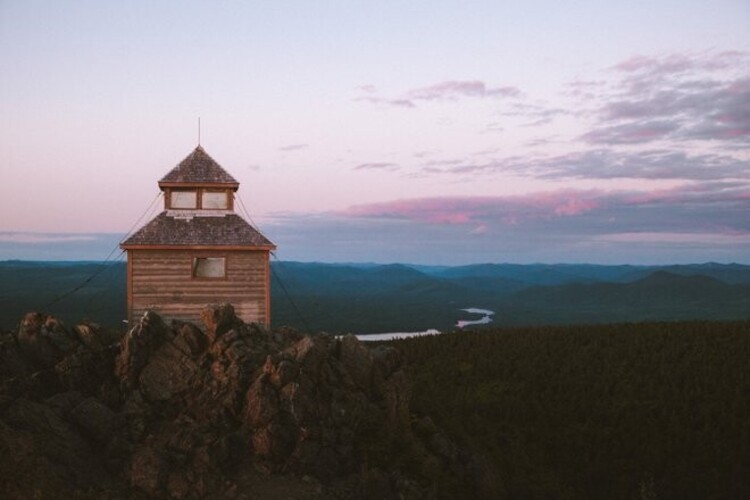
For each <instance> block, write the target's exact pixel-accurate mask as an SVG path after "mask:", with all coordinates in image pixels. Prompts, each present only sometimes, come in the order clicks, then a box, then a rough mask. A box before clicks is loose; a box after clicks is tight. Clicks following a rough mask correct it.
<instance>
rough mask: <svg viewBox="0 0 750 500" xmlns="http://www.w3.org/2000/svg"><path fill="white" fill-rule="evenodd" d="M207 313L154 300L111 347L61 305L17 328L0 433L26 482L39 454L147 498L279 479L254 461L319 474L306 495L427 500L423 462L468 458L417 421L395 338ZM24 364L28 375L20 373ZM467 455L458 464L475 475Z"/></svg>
mask: <svg viewBox="0 0 750 500" xmlns="http://www.w3.org/2000/svg"><path fill="white" fill-rule="evenodd" d="M202 318H203V320H204V322H205V324H206V333H205V334H204V333H203V331H201V330H200V329H199V328H198V327H197V326H195V325H193V324H190V323H184V322H178V321H173V322H172V323H171V324H170V325H169V326H168V325H167V324H166V323H165V322H164V321H163V320H162V319H161V318H160V317H159V316H158V315H157V314H155V313H153V312H148V313H146V314H145V315H144V316H143V317H142V318H141V320H140V321H139V322H138V324H136V325H135V326H134V327H133V328H132V329H131V330H130V331H128V332H127V333H126V334H125V336H124V337H123V339H122V341H121V343H120V346H119V354H117V353H116V349H117V346H116V345H115V347H114V348H112V347H108V346H109V345H110V342H107V341H105V339H104V337H103V335H102V334H101V332H100V331H99V330H98V329H97V327H96V325H95V324H93V323H83V324H80V325H77V326H76V327H75V328H74V329H73V332H74V334H70V333H68V332H67V331H66V330H65V329H64V328H63V327H62V325H61V324H60V323H59V322H57V321H56V320H54V318H49V317H47V316H44V315H39V314H30V315H27V317H26V318H25V322H23V323H22V325H21V328H20V329H19V332H18V335H17V337H18V338H19V344H21V342H20V338H23V339H24V340H23V344H22V345H23V349H21V348H20V347H15V345H16V344H15V343H14V342H12V340H13V339H10V340H7V339H6V340H4V341H2V342H0V360H8V363H7V366H4V365H0V377H1V378H2V380H0V382H2V384H3V385H2V386H1V387H2V388H3V391H2V393H0V398H2V397H5V398H6V401H5V402H4V403H2V400H0V403H2V404H0V445H3V446H16V447H18V446H20V447H22V449H21V451H20V452H19V453H17V454H16V456H17V457H19V458H18V460H21V461H24V460H25V461H26V462H23V463H24V464H26V465H23V467H25V468H23V470H24V471H31V472H28V475H27V477H28V478H32V479H29V480H28V481H26V482H23V481H22V482H21V483H19V484H23V485H26V486H23V487H22V488H21V489H20V490H18V491H22V492H26V493H29V492H32V491H33V489H30V488H33V486H31V485H33V484H34V481H35V480H37V479H38V478H39V477H40V472H39V471H38V470H36V469H35V468H34V467H36V465H34V464H36V463H37V462H36V460H37V458H35V457H37V455H39V456H43V457H44V459H43V461H42V462H40V463H43V464H44V467H45V468H48V469H49V470H50V471H51V472H50V475H51V478H52V479H50V480H49V481H47V482H46V483H45V484H53V483H54V484H64V481H63V480H61V478H66V477H71V478H72V479H71V481H70V482H69V483H70V485H72V486H70V487H68V489H70V488H73V491H79V492H80V491H84V490H85V489H86V488H89V487H93V488H94V489H95V490H96V488H99V487H100V485H101V484H104V485H107V487H112V488H114V490H117V488H118V487H123V485H122V483H120V482H118V481H120V480H124V481H125V482H126V483H127V487H132V488H135V489H136V490H137V491H139V492H140V493H139V495H146V497H148V498H166V497H170V498H202V497H204V496H206V495H209V494H213V495H214V497H215V498H219V497H222V498H223V497H231V496H236V497H238V498H239V497H241V496H242V495H243V491H247V492H251V493H249V494H251V496H252V495H253V494H254V493H252V492H253V491H276V492H280V491H282V490H284V489H283V488H277V487H276V486H274V487H273V488H270V489H269V490H265V489H263V488H260V489H258V490H253V488H247V489H243V488H240V487H239V486H238V485H240V484H242V485H245V482H244V481H245V479H244V478H247V477H254V478H256V480H257V471H258V470H263V471H266V472H265V474H277V473H286V474H290V473H291V474H296V475H297V476H298V477H299V476H305V475H306V476H307V477H310V478H315V479H312V481H314V482H318V483H316V484H318V486H317V487H316V488H318V489H315V488H313V489H311V488H301V489H300V488H297V487H295V488H296V489H295V488H292V490H290V491H303V490H304V491H305V492H306V493H305V495H307V493H309V494H310V495H311V496H309V498H318V497H319V498H341V499H350V498H351V499H354V498H388V499H390V498H393V499H395V498H423V497H429V495H426V493H425V492H426V491H428V490H427V489H424V488H422V487H421V486H420V483H419V481H417V480H416V479H415V476H414V474H416V475H417V477H421V478H430V477H433V476H434V475H435V470H438V469H440V468H441V467H443V468H447V469H450V468H451V467H453V466H455V462H456V461H460V460H464V459H466V460H467V461H468V462H467V463H473V462H472V461H471V460H470V459H471V457H468V458H467V455H462V454H461V453H460V450H459V449H458V448H457V447H456V445H455V444H454V443H452V442H451V441H450V440H449V439H447V438H445V437H444V436H443V435H442V434H441V433H440V432H439V430H430V432H421V433H419V436H415V435H414V434H413V432H412V430H411V422H410V417H411V415H410V412H409V399H410V390H411V389H410V384H409V380H408V377H407V375H406V372H405V363H404V360H403V357H402V356H401V355H400V353H399V352H398V351H397V350H395V349H393V348H389V347H377V348H375V349H370V348H368V347H367V346H366V345H364V344H363V343H361V342H360V341H358V340H357V339H356V337H354V336H347V337H344V338H342V339H337V338H334V337H332V336H330V335H327V334H317V335H301V334H299V333H297V332H295V331H293V330H288V329H286V330H281V331H275V332H270V331H268V330H267V329H266V328H265V327H263V326H261V325H255V324H250V325H247V324H244V323H243V322H242V321H241V320H240V319H238V318H237V317H236V315H235V313H234V309H233V308H232V306H231V305H228V304H223V305H219V306H210V307H208V308H207V309H206V310H205V311H204V312H203V314H202ZM0 340H2V339H0ZM66 342H67V343H66ZM42 366H43V367H45V369H43V370H39V369H38V368H39V367H42ZM33 370H36V371H33ZM32 373H33V374H32ZM19 378H20V379H23V380H25V379H27V378H28V379H29V380H30V381H29V382H23V384H19V383H16V382H12V381H13V380H18V379H19ZM14 384H15V385H14ZM14 387H15V389H14ZM42 387H43V388H45V390H46V391H47V392H44V391H40V390H39V388H42ZM10 389H13V390H10ZM24 391H25V392H24ZM50 391H51V392H52V393H54V392H57V394H51V393H50ZM19 394H26V395H28V396H29V397H39V396H44V397H45V399H44V402H34V401H28V400H26V399H17V398H18V395H19ZM49 396H52V397H49ZM433 426H434V425H433ZM423 427H425V426H423ZM427 427H429V426H427ZM14 433H21V434H19V436H21V437H16V436H15V435H14ZM55 435H56V436H55ZM420 439H421V440H422V441H420ZM420 443H423V444H420ZM401 449H404V450H410V451H409V453H410V455H409V457H410V458H409V463H413V465H411V466H410V467H411V469H410V470H411V472H404V471H403V470H402V466H401V465H396V466H394V469H393V470H388V472H385V471H384V470H383V469H371V468H370V469H368V467H367V464H368V463H370V462H371V461H373V460H374V461H377V462H379V463H381V464H382V463H386V462H387V457H388V454H389V453H399V451H398V450H401ZM402 462H403V461H400V459H399V460H396V461H395V462H394V463H397V464H401V463H402ZM19 463H20V462H19ZM29 464H31V465H29ZM92 464H93V465H92ZM3 467H4V466H3V465H2V463H1V461H0V476H2V475H3V474H4V473H5V472H4V471H5V470H6V469H3ZM467 467H468V466H467ZM467 467H463V468H457V469H456V470H459V473H460V474H463V475H464V476H467V475H469V474H471V472H469V469H468V468H467ZM472 467H474V466H472ZM475 469H476V470H477V471H479V470H480V469H479V468H478V466H477V467H475ZM363 471H365V472H363ZM415 471H416V472H415ZM110 474H111V475H110ZM269 477H271V476H269ZM96 478H99V480H100V481H101V480H103V481H104V482H103V483H101V482H100V483H97V482H96V481H97V479H96ZM102 478H103V479H102ZM114 478H121V479H120V480H116V479H114ZM92 484H98V485H99V486H96V487H94V486H91V485H92ZM268 484H269V485H270V484H274V482H273V481H268ZM45 491H47V490H45ZM49 491H52V490H49ZM61 491H68V490H67V489H65V490H61ZM284 491H285V490H284ZM285 494H286V493H285ZM222 495H224V496H222ZM113 496H115V497H118V495H113ZM122 496H128V495H120V496H119V497H122ZM287 496H289V497H291V498H295V495H294V494H293V493H290V494H288V495H287ZM304 498H308V496H304Z"/></svg>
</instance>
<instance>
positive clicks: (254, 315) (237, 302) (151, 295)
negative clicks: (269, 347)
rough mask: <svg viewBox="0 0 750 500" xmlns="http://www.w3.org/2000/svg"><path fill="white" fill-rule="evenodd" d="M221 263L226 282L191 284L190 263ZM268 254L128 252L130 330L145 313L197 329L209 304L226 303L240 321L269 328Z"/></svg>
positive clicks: (204, 280) (202, 280)
mask: <svg viewBox="0 0 750 500" xmlns="http://www.w3.org/2000/svg"><path fill="white" fill-rule="evenodd" d="M196 257H225V258H226V277H224V278H194V277H193V259H194V258H196ZM268 257H269V253H268V251H266V250H250V251H241V250H235V251H210V252H208V251H191V250H132V249H131V250H129V251H128V310H129V316H130V322H131V325H132V324H135V322H137V321H138V319H139V318H140V317H141V316H142V315H143V313H144V312H146V311H147V310H149V309H150V310H153V311H156V312H157V313H159V314H160V315H162V316H163V317H165V318H168V319H179V320H183V321H191V322H194V323H197V324H199V325H200V324H201V321H200V314H201V311H203V309H204V308H205V307H206V306H207V305H208V304H218V303H223V302H228V303H230V304H232V305H233V306H234V309H235V312H236V313H237V316H238V317H240V318H242V320H243V321H245V322H247V323H249V322H258V323H264V324H266V325H269V324H270V322H271V314H270V313H271V295H270V282H269V276H270V275H269V261H268Z"/></svg>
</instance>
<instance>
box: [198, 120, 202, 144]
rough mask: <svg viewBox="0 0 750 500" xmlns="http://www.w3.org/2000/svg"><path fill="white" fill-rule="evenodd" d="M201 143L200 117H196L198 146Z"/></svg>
mask: <svg viewBox="0 0 750 500" xmlns="http://www.w3.org/2000/svg"><path fill="white" fill-rule="evenodd" d="M200 145H201V117H200V116H199V117H198V146H200Z"/></svg>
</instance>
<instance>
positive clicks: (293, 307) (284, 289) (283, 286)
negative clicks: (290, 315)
mask: <svg viewBox="0 0 750 500" xmlns="http://www.w3.org/2000/svg"><path fill="white" fill-rule="evenodd" d="M271 255H273V258H274V259H276V263H277V264H278V265H279V267H281V261H280V260H279V258H278V257H277V256H276V252H271ZM271 275H272V276H273V277H274V278H275V279H276V282H277V283H278V284H279V286H280V287H281V290H282V291H283V292H284V295H285V296H286V298H287V300H288V301H289V303H290V304H292V309H294V312H296V313H297V316H298V317H299V319H300V321H302V324H303V325H305V328H306V329H307V333H313V332H312V329H311V328H310V325H309V323H308V322H307V320H306V319H305V317H304V316H303V315H302V312H301V311H300V310H299V308H298V307H297V304H296V303H295V302H294V300H293V299H292V297H291V295H289V291H288V290H287V289H286V286H285V285H284V282H283V281H282V280H281V276H279V273H278V272H274V270H273V267H272V268H271Z"/></svg>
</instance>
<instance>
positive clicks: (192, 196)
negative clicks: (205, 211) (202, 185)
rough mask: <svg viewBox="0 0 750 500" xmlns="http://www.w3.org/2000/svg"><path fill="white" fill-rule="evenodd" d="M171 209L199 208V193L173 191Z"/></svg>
mask: <svg viewBox="0 0 750 500" xmlns="http://www.w3.org/2000/svg"><path fill="white" fill-rule="evenodd" d="M169 196H170V208H198V192H197V191H172V193H171V194H170V195H169Z"/></svg>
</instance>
